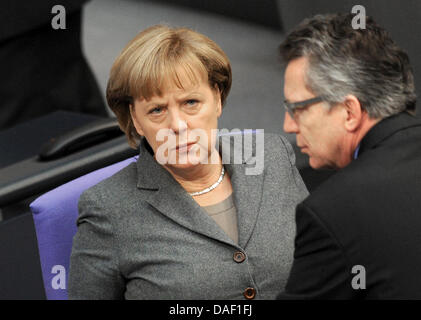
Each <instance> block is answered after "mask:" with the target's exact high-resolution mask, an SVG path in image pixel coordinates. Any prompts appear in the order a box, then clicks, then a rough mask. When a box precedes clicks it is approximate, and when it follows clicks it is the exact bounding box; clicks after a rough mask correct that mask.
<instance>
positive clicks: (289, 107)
mask: <svg viewBox="0 0 421 320" xmlns="http://www.w3.org/2000/svg"><path fill="white" fill-rule="evenodd" d="M321 101H323V97H322V96H319V97H315V98H311V99H308V100H303V101H298V102H288V101H286V100H284V108H285V110H286V111H287V112H288V113H289V115H290V116H291V118H292V119H294V112H295V110H297V109H304V108H305V107H307V106H308V105H310V104H313V103H316V102H321Z"/></svg>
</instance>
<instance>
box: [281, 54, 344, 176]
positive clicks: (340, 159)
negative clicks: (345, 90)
mask: <svg viewBox="0 0 421 320" xmlns="http://www.w3.org/2000/svg"><path fill="white" fill-rule="evenodd" d="M307 63H308V59H307V58H306V57H301V58H297V59H294V60H292V61H291V62H290V63H289V64H288V66H287V68H286V71H285V81H284V96H285V99H286V100H287V101H288V102H291V103H294V102H299V101H303V100H307V99H311V98H314V97H315V94H314V93H313V92H311V91H310V89H309V88H307V87H306V84H305V81H304V79H305V72H306V68H307ZM345 119H346V112H344V109H343V108H341V106H340V105H338V106H334V107H332V108H331V109H330V110H329V109H328V107H327V105H326V102H323V101H322V102H318V103H313V104H311V105H308V106H307V107H304V108H302V109H298V110H296V111H295V113H294V118H292V117H291V116H290V115H289V114H288V112H286V113H285V120H284V131H285V132H287V133H295V134H296V139H297V145H298V147H300V149H301V152H302V153H306V154H308V156H309V164H310V166H311V167H312V168H314V169H320V168H335V169H336V168H341V167H343V163H344V161H348V158H349V155H348V154H346V152H345V151H344V148H343V146H344V145H345V143H344V142H345V141H344V140H345V137H346V130H345V128H344V126H343V123H344V121H345Z"/></svg>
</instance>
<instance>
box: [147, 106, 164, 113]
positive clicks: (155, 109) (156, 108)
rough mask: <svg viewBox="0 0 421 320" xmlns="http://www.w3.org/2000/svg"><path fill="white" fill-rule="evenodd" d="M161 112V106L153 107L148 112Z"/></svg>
mask: <svg viewBox="0 0 421 320" xmlns="http://www.w3.org/2000/svg"><path fill="white" fill-rule="evenodd" d="M161 112H162V108H161V107H155V108H153V109H151V110H149V113H150V114H160V113H161Z"/></svg>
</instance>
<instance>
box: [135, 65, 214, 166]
mask: <svg viewBox="0 0 421 320" xmlns="http://www.w3.org/2000/svg"><path fill="white" fill-rule="evenodd" d="M178 76H179V79H180V83H182V84H183V87H184V88H179V87H177V86H176V85H175V84H174V83H168V84H166V85H165V86H164V87H163V88H161V89H162V91H161V92H162V96H153V97H151V98H150V99H149V100H145V99H136V100H135V101H134V105H133V106H131V116H132V120H133V123H134V126H135V128H136V130H137V132H138V133H139V134H140V135H141V136H144V137H145V138H146V140H147V141H148V143H149V144H150V146H151V147H152V149H153V151H154V153H155V158H156V160H157V161H158V162H159V163H161V164H162V165H164V166H169V167H171V166H172V167H177V168H185V169H188V168H191V167H192V166H195V165H198V164H201V163H202V164H203V163H214V162H213V161H215V158H213V157H214V156H215V136H216V130H215V129H217V127H218V118H219V116H220V115H221V112H222V106H221V97H220V93H219V90H217V89H214V88H211V87H210V86H209V84H208V81H207V79H205V77H204V76H203V77H200V78H199V77H198V79H200V81H198V82H197V83H192V81H191V80H190V79H189V78H188V77H187V76H186V74H185V73H184V72H180V73H179V75H178Z"/></svg>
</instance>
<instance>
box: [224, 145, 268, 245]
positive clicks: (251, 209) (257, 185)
mask: <svg viewBox="0 0 421 320" xmlns="http://www.w3.org/2000/svg"><path fill="white" fill-rule="evenodd" d="M228 138H230V146H231V150H234V153H236V152H242V148H243V147H244V153H242V154H243V155H247V154H251V152H246V151H245V150H246V148H251V149H252V151H255V150H256V148H254V147H253V146H248V145H244V146H239V145H236V144H234V143H233V139H234V140H235V138H233V137H223V138H222V139H228ZM242 144H244V143H242ZM220 150H221V154H223V155H224V154H225V157H226V158H229V159H230V163H229V164H225V168H226V169H227V172H228V174H229V176H230V178H231V183H232V188H233V196H234V204H235V208H236V210H237V220H238V245H239V246H240V247H242V248H245V247H246V246H247V243H248V241H249V239H250V237H251V234H252V232H253V229H254V227H255V225H256V222H257V217H258V215H259V211H260V206H261V200H262V192H263V181H264V172H263V173H261V174H259V175H247V174H246V168H247V167H248V166H252V165H249V164H250V161H251V158H252V156H250V157H248V158H245V157H244V156H243V157H242V163H240V164H235V163H234V155H233V152H230V154H229V156H228V154H227V153H228V152H229V151H230V150H226V149H224V148H220Z"/></svg>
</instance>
